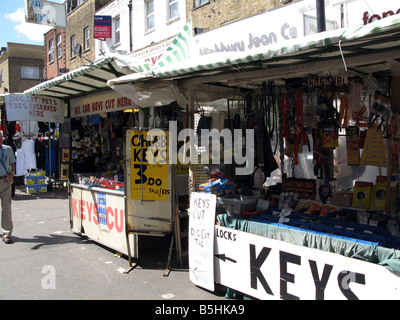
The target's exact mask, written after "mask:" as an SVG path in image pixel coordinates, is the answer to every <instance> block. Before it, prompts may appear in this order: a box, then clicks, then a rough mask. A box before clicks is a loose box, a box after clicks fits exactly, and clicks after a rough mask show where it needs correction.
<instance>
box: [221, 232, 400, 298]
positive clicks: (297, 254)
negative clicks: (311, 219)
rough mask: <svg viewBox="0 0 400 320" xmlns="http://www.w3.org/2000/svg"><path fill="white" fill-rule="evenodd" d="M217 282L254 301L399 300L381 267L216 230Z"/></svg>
mask: <svg viewBox="0 0 400 320" xmlns="http://www.w3.org/2000/svg"><path fill="white" fill-rule="evenodd" d="M214 255H215V259H214V261H215V281H216V282H218V283H220V284H222V285H224V286H227V287H229V288H232V289H235V290H238V291H240V292H242V293H245V294H247V295H249V296H252V297H255V298H258V299H265V300H268V299H302V300H314V299H315V300H324V299H325V300H342V299H349V300H357V299H360V300H377V299H378V300H379V299H385V300H388V299H396V300H397V299H400V275H399V274H394V273H392V272H390V271H389V270H388V269H386V268H385V267H383V266H380V265H377V264H374V263H369V262H364V261H361V260H357V259H353V258H348V257H344V256H341V255H339V254H334V253H330V252H324V251H321V250H317V249H311V248H307V247H301V246H297V245H294V244H291V243H287V242H283V241H278V240H273V239H270V238H266V237H261V236H257V235H253V234H250V233H246V232H241V231H237V230H233V229H229V228H225V227H220V226H216V227H215V249H214Z"/></svg>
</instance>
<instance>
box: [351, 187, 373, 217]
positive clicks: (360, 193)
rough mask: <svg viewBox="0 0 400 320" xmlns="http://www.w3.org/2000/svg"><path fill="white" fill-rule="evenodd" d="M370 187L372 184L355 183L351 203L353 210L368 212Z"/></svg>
mask: <svg viewBox="0 0 400 320" xmlns="http://www.w3.org/2000/svg"><path fill="white" fill-rule="evenodd" d="M372 187H373V183H372V182H362V181H356V182H355V185H354V192H353V203H352V206H353V208H358V209H366V210H369V206H370V202H371V193H372Z"/></svg>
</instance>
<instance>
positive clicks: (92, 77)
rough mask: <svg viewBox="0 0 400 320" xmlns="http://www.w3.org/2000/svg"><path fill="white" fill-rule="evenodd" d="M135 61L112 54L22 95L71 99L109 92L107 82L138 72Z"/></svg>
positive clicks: (39, 85)
mask: <svg viewBox="0 0 400 320" xmlns="http://www.w3.org/2000/svg"><path fill="white" fill-rule="evenodd" d="M138 65H139V63H138V61H137V60H136V59H133V58H131V57H129V56H124V55H118V54H112V55H110V56H107V57H105V58H102V59H100V60H98V61H95V62H93V63H91V64H90V65H87V66H83V67H80V68H78V69H75V70H73V71H71V72H68V73H65V74H62V75H60V76H58V77H56V78H54V79H51V80H48V81H46V82H43V83H41V84H38V85H36V86H34V87H32V88H30V89H28V90H25V91H24V94H29V95H34V94H40V95H44V96H50V97H55V98H60V99H72V98H77V97H81V96H84V95H88V94H92V93H96V92H101V91H105V90H110V88H109V87H108V86H107V81H108V80H110V79H114V78H116V77H121V76H123V75H126V74H130V73H132V72H140V71H141V69H138V68H137V66H138Z"/></svg>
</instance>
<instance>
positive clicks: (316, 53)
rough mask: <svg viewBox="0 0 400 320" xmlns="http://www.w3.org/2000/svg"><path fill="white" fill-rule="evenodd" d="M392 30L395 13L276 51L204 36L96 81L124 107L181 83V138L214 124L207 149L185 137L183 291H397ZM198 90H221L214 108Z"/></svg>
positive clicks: (331, 294)
mask: <svg viewBox="0 0 400 320" xmlns="http://www.w3.org/2000/svg"><path fill="white" fill-rule="evenodd" d="M293 7H294V4H293ZM293 7H292V8H293ZM279 10H280V9H279ZM279 10H276V12H278V11H279ZM282 10H283V9H282ZM279 16H282V15H279ZM261 18H264V19H265V17H260V19H261ZM268 18H270V17H268ZM265 20H268V21H270V19H265ZM249 21H250V20H247V21H246V23H247V24H248V25H250V23H249ZM232 25H233V24H232ZM232 25H231V26H228V27H226V28H230V27H232V28H233V26H232ZM241 26H243V25H240V24H238V25H237V26H235V30H236V31H238V30H240V28H241ZM399 26H400V21H399V18H398V17H396V16H395V17H387V18H386V19H382V20H380V21H376V22H373V23H371V24H369V25H366V26H364V27H355V28H347V29H337V30H333V31H329V32H326V33H321V34H315V35H310V36H307V37H305V38H301V39H295V38H293V39H285V41H283V43H276V44H272V43H267V38H266V37H264V38H262V37H258V38H257V39H256V38H255V37H254V36H253V37H250V40H252V43H253V45H254V44H256V45H255V46H253V47H261V44H263V45H264V46H266V45H269V46H268V50H265V49H264V50H263V48H260V49H259V50H258V51H257V49H255V50H256V52H250V53H241V52H240V51H241V50H239V49H238V50H236V52H234V51H235V50H226V51H229V54H227V56H226V55H225V56H224V54H222V53H221V50H219V51H217V50H215V51H211V50H206V48H211V47H213V45H212V44H213V43H216V44H218V48H221V47H226V45H225V43H228V42H229V41H230V39H228V38H222V37H221V34H220V33H218V32H217V33H216V38H217V39H224V44H223V43H222V42H221V43H220V42H218V41H220V40H218V41H214V38H213V37H212V36H211V34H212V33H211V32H210V33H209V34H206V35H204V37H203V38H198V39H197V41H194V42H196V43H200V48H201V50H200V51H198V52H200V56H199V57H197V56H196V58H198V59H197V60H196V63H194V62H193V60H188V61H184V62H182V63H181V64H178V65H169V66H167V67H164V68H158V69H157V68H156V69H155V70H153V71H152V72H147V73H143V74H137V75H134V76H133V77H129V76H128V77H123V78H121V79H116V80H111V81H109V85H110V86H111V87H112V88H113V89H114V90H116V91H119V92H123V93H124V94H125V95H126V96H128V97H130V98H132V99H133V100H134V99H138V98H140V97H141V96H144V95H141V90H140V89H141V88H143V87H144V86H145V87H154V88H155V87H157V86H159V85H160V84H162V83H168V84H169V85H170V86H172V85H175V86H176V87H179V88H181V89H182V88H183V92H185V97H187V101H188V115H190V116H191V119H190V121H189V123H188V127H189V129H192V130H193V131H192V134H194V132H196V131H197V132H198V130H197V129H198V128H199V126H200V128H201V129H205V130H209V131H210V129H211V128H219V130H218V135H217V139H219V140H217V141H218V142H215V141H214V140H213V142H212V143H211V144H210V143H208V144H202V143H203V142H205V141H202V143H198V144H197V146H196V145H194V146H192V144H191V140H190V146H191V147H192V149H191V154H190V157H191V160H193V161H192V162H190V163H189V168H190V172H189V174H190V180H189V186H190V189H191V192H192V193H191V203H190V215H189V216H190V221H189V261H190V262H191V264H190V277H191V280H192V281H193V283H195V284H196V285H199V286H202V287H205V288H207V289H209V290H214V283H215V282H217V283H219V284H222V285H225V286H227V287H228V288H230V289H229V291H230V292H228V293H229V294H231V295H236V296H237V294H238V293H239V292H240V293H241V294H244V295H247V296H250V297H253V298H259V299H279V298H281V299H324V298H325V299H367V298H369V299H370V298H374V299H396V298H398V297H399V293H398V290H399V286H400V278H399V271H400V270H399V268H398V266H399V260H398V259H399V243H400V241H399V240H400V238H399V228H398V221H399V211H398V210H399V205H398V179H397V178H396V177H397V176H398V174H399V170H398V167H399V158H398V156H397V155H398V152H399V148H398V143H397V141H398V136H397V134H396V132H397V125H398V121H397V113H398V105H399V101H400V100H398V94H397V93H398V90H397V88H398V85H399V76H398V73H397V70H398V69H397V68H398V61H397V59H398V58H399V57H400V51H399V46H398V41H397V40H396V39H398V35H399V32H400V29H399ZM299 29H300V28H298V30H299ZM285 30H286V29H285ZM220 31H221V33H223V34H225V35H228V34H229V35H234V36H235V37H236V38H238V37H239V36H240V33H238V32H239V31H238V32H233V31H232V30H230V32H228V31H227V29H225V30H222V29H221V30H220ZM244 33H247V34H248V29H245V31H244ZM291 34H292V35H293V33H291ZM282 35H283V34H282ZM202 39H206V40H209V41H210V45H209V46H208V47H206V46H205V44H204V43H203V42H201V40H202ZM262 39H264V40H265V41H262ZM286 40H288V41H286ZM254 41H255V42H254ZM232 43H233V42H232ZM237 43H238V45H237V46H236V48H239V44H240V41H239V42H237ZM223 45H224V46H223ZM230 48H231V49H232V48H235V47H230ZM201 52H202V53H204V54H203V55H202V54H201ZM213 53H215V54H214V55H213ZM205 56H207V57H205ZM203 62H204V63H203ZM205 85H206V86H209V87H218V88H224V89H225V90H226V91H225V93H226V95H225V98H226V100H224V102H223V103H222V105H223V107H221V101H218V104H214V105H213V104H212V103H203V102H202V101H201V100H200V98H199V97H203V96H204V95H207V90H204V89H205V87H204V86H205ZM132 88H135V90H132ZM229 90H233V91H234V94H232V91H229ZM211 91H212V90H211V89H210V92H211ZM173 92H174V93H176V92H177V91H176V90H174V91H173ZM181 92H182V91H181ZM228 92H229V93H230V94H228ZM219 98H220V97H219ZM215 100H216V99H215ZM206 107H207V108H206ZM196 112H199V115H198V120H199V121H198V123H196V121H195V120H196V116H195V113H196ZM207 112H208V113H207ZM221 114H223V115H224V116H223V117H222V119H220V116H221ZM216 123H219V124H220V126H219V127H217V126H216V125H215V124H216ZM224 129H228V130H229V131H230V132H231V135H230V136H229V135H228V133H227V131H224V135H223V130H224ZM234 130H238V131H237V132H239V133H238V136H235V135H234V134H233V133H232V131H234ZM198 133H200V132H198ZM188 135H190V133H189V134H188ZM222 135H223V137H222ZM227 137H228V138H232V137H236V138H240V139H239V140H240V143H239V144H238V145H235V141H233V142H232V143H231V144H227V142H226V140H227V139H226V138H227ZM211 138H212V137H211V136H210V135H208V136H207V138H206V139H205V140H208V139H211ZM222 138H224V139H222ZM194 140H196V138H195V139H194ZM199 140H200V139H199ZM228 140H229V139H228ZM213 146H217V147H216V150H215V151H216V153H212V156H210V153H209V152H210V151H211V149H212V147H213ZM202 147H205V150H204V149H202ZM232 147H233V149H232ZM235 148H236V152H235V150H234V149H235ZM194 150H196V152H194ZM238 150H240V152H238ZM202 152H203V153H205V154H206V156H204V157H202ZM218 153H219V156H220V157H216V158H217V159H218V160H217V161H216V162H215V163H214V164H216V166H215V167H216V168H212V167H211V166H210V163H211V162H212V161H210V159H211V158H213V159H214V157H215V156H216V155H217V154H218ZM252 155H253V156H254V157H253V158H252V157H251V156H252ZM235 156H237V157H236V158H235ZM240 156H242V158H241V157H240ZM188 157H189V156H188ZM199 158H201V159H202V160H206V161H203V162H196V161H194V160H195V159H199ZM243 158H244V159H245V161H241V160H242V159H243ZM205 166H206V167H209V169H210V170H209V171H208V172H207V174H205V175H204V174H203V173H204V170H203V169H204V167H205ZM248 168H251V169H252V170H250V172H249V171H248V170H247V169H248ZM214 169H218V170H214ZM238 170H239V172H240V170H242V174H238ZM213 171H219V172H218V173H217V174H214V175H210V172H211V173H213ZM199 192H200V195H199ZM209 193H211V194H209ZM201 194H205V195H206V197H204V196H202V195H201ZM215 214H217V217H216V218H217V225H216V226H215V219H214V218H215ZM210 216H211V218H210ZM210 224H211V225H210ZM192 258H193V259H192ZM238 274H240V275H241V276H240V277H238V276H237V275H238ZM232 289H233V290H234V291H235V292H236V293H232Z"/></svg>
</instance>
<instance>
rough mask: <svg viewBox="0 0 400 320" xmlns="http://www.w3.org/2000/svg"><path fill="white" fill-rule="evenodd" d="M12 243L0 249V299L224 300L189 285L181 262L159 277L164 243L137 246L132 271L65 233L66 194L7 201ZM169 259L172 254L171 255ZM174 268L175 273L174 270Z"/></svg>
mask: <svg viewBox="0 0 400 320" xmlns="http://www.w3.org/2000/svg"><path fill="white" fill-rule="evenodd" d="M13 219H14V232H13V236H14V237H13V239H14V241H15V242H14V243H13V244H11V245H6V244H4V243H3V242H1V243H0V257H1V258H0V270H1V272H0V299H2V300H3V299H44V300H46V299H76V300H82V299H97V300H98V299H112V300H121V299H133V300H188V299H191V300H192V299H193V300H226V299H225V298H224V296H223V294H220V295H218V294H214V293H211V292H208V291H206V290H203V289H201V288H198V287H196V286H195V285H193V284H192V283H191V282H190V280H189V273H188V268H187V262H186V263H185V265H186V266H185V267H184V268H179V267H178V265H177V264H176V263H175V261H174V264H173V266H174V268H173V270H172V271H171V273H170V275H169V277H164V276H163V273H164V268H165V265H166V262H167V255H168V247H169V239H168V238H146V239H143V241H140V242H139V253H140V255H141V257H140V260H139V263H138V266H137V267H136V269H134V270H133V271H131V272H130V273H129V274H124V273H123V271H124V270H125V269H126V268H127V267H128V260H127V258H126V257H124V256H123V257H118V256H115V253H116V252H114V251H112V250H108V249H107V248H104V247H102V246H100V245H98V244H96V243H94V242H92V241H89V240H87V239H84V238H82V237H80V236H78V235H76V234H74V233H73V232H72V231H71V230H70V227H69V211H68V195H67V191H66V189H64V190H63V189H62V188H57V189H55V190H54V191H52V192H49V193H43V194H38V195H28V194H26V193H24V191H23V190H22V189H21V187H18V188H17V192H16V196H15V197H14V198H13ZM173 256H176V255H175V252H174V253H173ZM175 267H178V268H175Z"/></svg>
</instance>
